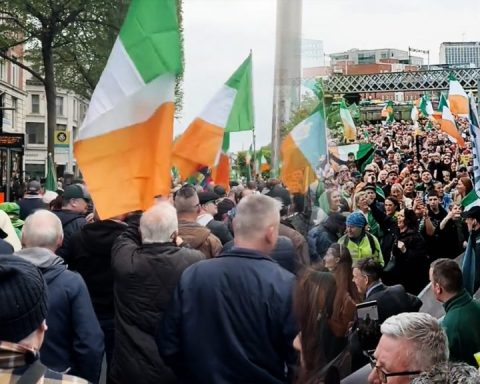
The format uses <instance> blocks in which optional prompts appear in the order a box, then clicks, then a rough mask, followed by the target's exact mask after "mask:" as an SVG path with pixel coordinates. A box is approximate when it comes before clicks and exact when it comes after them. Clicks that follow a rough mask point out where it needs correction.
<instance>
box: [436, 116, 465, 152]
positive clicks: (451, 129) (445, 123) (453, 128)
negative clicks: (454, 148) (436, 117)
mask: <svg viewBox="0 0 480 384" xmlns="http://www.w3.org/2000/svg"><path fill="white" fill-rule="evenodd" d="M440 129H441V130H442V131H444V132H445V133H446V134H447V135H448V137H449V139H450V140H451V141H453V142H455V143H457V144H458V145H459V146H460V147H464V146H465V140H463V137H462V135H461V134H460V132H459V131H458V128H457V125H456V123H455V118H454V117H453V115H452V112H451V111H450V109H448V107H443V111H442V122H441V124H440Z"/></svg>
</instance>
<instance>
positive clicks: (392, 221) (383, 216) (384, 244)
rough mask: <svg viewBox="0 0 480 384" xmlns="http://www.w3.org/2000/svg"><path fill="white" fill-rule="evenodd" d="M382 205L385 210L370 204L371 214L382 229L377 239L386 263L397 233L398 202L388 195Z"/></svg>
mask: <svg viewBox="0 0 480 384" xmlns="http://www.w3.org/2000/svg"><path fill="white" fill-rule="evenodd" d="M392 189H393V187H392ZM384 207H385V212H383V211H381V210H380V209H379V208H378V207H377V205H376V204H375V203H372V204H370V210H371V212H372V216H373V218H374V219H375V221H376V222H377V223H378V225H379V226H380V229H381V230H382V232H381V233H382V235H381V236H380V238H379V241H380V246H381V248H382V255H383V258H384V260H385V263H388V261H389V260H390V255H391V254H392V248H393V244H394V242H395V238H396V237H397V234H398V227H397V214H398V210H399V208H400V203H399V202H398V200H397V199H396V198H395V197H393V196H389V197H387V198H386V199H385V203H384Z"/></svg>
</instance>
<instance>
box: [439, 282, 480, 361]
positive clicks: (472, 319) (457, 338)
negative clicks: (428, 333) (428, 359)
mask: <svg viewBox="0 0 480 384" xmlns="http://www.w3.org/2000/svg"><path fill="white" fill-rule="evenodd" d="M443 307H444V308H445V317H444V318H443V320H442V326H443V327H444V328H445V332H446V333H447V338H448V347H449V349H450V359H451V360H452V361H464V362H465V363H468V364H470V365H473V366H475V367H476V366H477V363H476V361H475V358H474V357H473V355H474V354H475V353H477V352H479V351H480V303H479V302H478V301H477V300H474V299H472V296H470V294H469V293H468V292H467V291H466V290H462V291H461V292H459V293H458V294H457V295H455V296H454V297H452V298H451V299H450V300H448V301H447V302H445V304H444V305H443Z"/></svg>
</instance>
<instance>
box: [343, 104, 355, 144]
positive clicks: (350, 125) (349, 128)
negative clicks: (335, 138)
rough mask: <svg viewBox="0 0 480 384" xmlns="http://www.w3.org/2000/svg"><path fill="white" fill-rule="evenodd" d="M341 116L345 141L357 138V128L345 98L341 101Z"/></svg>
mask: <svg viewBox="0 0 480 384" xmlns="http://www.w3.org/2000/svg"><path fill="white" fill-rule="evenodd" d="M340 117H341V119H342V122H343V137H344V139H345V141H351V140H355V139H356V138H357V128H356V127H355V123H354V122H353V119H352V115H351V114H350V111H349V110H348V108H347V105H346V104H345V101H344V100H342V102H341V103H340Z"/></svg>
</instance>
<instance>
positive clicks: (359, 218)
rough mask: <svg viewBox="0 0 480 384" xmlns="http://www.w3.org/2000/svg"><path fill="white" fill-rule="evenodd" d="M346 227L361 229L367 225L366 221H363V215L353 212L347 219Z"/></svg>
mask: <svg viewBox="0 0 480 384" xmlns="http://www.w3.org/2000/svg"><path fill="white" fill-rule="evenodd" d="M347 225H351V226H353V227H359V228H363V227H365V226H366V225H367V219H365V216H364V215H363V213H360V212H353V213H351V214H350V215H349V216H348V217H347Z"/></svg>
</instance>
